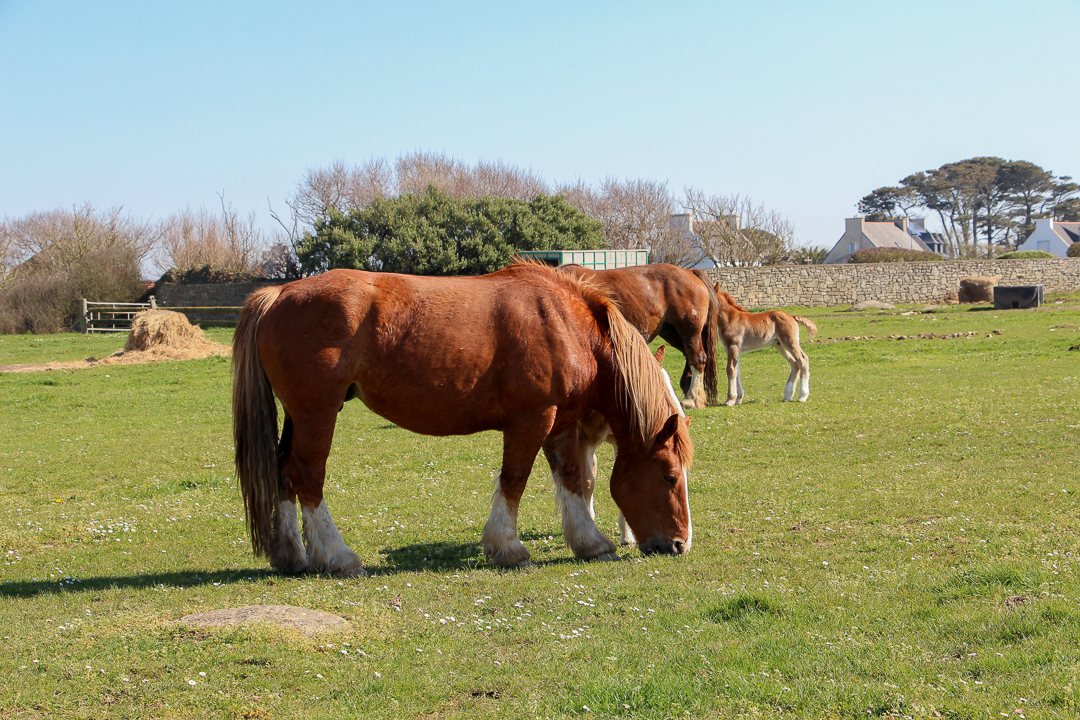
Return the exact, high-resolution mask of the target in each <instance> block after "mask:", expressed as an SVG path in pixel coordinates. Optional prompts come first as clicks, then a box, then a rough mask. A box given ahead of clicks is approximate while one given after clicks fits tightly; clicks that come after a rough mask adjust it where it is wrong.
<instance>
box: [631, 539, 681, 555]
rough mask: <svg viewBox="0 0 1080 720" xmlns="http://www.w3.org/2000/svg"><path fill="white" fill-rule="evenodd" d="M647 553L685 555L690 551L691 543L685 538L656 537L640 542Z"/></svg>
mask: <svg viewBox="0 0 1080 720" xmlns="http://www.w3.org/2000/svg"><path fill="white" fill-rule="evenodd" d="M638 548H640V549H641V552H643V553H644V554H646V555H685V554H686V553H688V552H690V543H688V542H686V541H685V540H666V539H664V538H660V537H654V538H653V539H652V540H649V541H648V542H643V543H640V544H638Z"/></svg>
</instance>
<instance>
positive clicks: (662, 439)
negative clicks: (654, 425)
mask: <svg viewBox="0 0 1080 720" xmlns="http://www.w3.org/2000/svg"><path fill="white" fill-rule="evenodd" d="M679 420H680V418H679V416H678V415H672V416H671V417H669V418H668V419H667V420H666V421H665V422H664V427H662V428H660V432H658V433H656V444H657V445H663V444H664V443H666V442H667V441H668V440H670V439H671V438H672V437H674V436H675V431H676V430H678V429H679Z"/></svg>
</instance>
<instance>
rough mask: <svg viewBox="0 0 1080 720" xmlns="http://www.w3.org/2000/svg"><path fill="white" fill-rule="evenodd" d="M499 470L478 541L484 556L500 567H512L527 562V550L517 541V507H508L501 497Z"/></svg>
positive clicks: (500, 471) (504, 499)
mask: <svg viewBox="0 0 1080 720" xmlns="http://www.w3.org/2000/svg"><path fill="white" fill-rule="evenodd" d="M500 477H502V470H501V469H500V470H499V472H498V474H496V476H495V492H494V493H492V495H491V514H490V515H489V516H488V521H487V524H486V525H484V533H483V535H481V537H480V540H481V542H482V543H483V546H484V555H486V556H488V557H489V558H491V561H492V562H494V563H495V564H496V565H498V566H500V567H514V566H515V565H525V564H526V563H528V562H529V550H528V548H526V547H525V545H524V543H522V542H521V540H519V539H518V534H517V506H516V505H515V506H513V507H511V506H510V503H509V502H507V500H506V496H505V495H503V491H502V484H501V483H500V482H499V478H500Z"/></svg>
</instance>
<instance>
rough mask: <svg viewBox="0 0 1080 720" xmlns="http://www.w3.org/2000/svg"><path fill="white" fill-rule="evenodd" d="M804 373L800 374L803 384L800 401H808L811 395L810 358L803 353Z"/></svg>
mask: <svg viewBox="0 0 1080 720" xmlns="http://www.w3.org/2000/svg"><path fill="white" fill-rule="evenodd" d="M801 360H802V373H801V375H800V378H799V379H800V381H801V386H800V388H799V402H806V399H807V398H808V397H810V358H809V357H807V355H806V353H802V358H801Z"/></svg>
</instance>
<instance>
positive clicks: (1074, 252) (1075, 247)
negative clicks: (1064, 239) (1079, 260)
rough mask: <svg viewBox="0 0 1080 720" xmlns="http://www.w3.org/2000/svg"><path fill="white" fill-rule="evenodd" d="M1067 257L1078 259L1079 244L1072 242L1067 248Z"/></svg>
mask: <svg viewBox="0 0 1080 720" xmlns="http://www.w3.org/2000/svg"><path fill="white" fill-rule="evenodd" d="M1065 254H1066V255H1067V256H1068V257H1080V242H1074V243H1073V244H1072V245H1070V246H1069V252H1067V253H1065Z"/></svg>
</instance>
